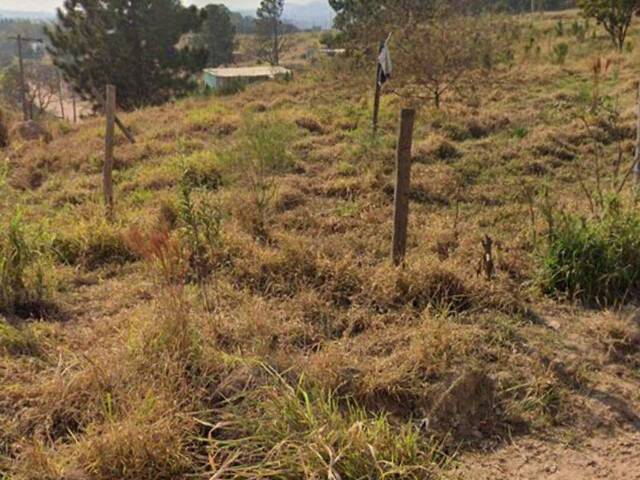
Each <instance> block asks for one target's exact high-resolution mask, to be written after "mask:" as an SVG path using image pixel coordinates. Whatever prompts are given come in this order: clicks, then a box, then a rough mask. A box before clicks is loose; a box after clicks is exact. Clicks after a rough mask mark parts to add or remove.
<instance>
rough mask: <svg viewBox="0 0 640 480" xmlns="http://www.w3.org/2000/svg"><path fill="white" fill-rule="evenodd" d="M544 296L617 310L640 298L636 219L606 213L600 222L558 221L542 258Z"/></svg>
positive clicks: (572, 218)
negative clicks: (615, 307)
mask: <svg viewBox="0 0 640 480" xmlns="http://www.w3.org/2000/svg"><path fill="white" fill-rule="evenodd" d="M540 260H541V264H542V266H541V273H540V275H541V279H540V281H541V284H542V288H543V289H544V291H545V292H546V293H548V294H553V295H556V296H558V295H560V296H566V297H569V298H571V299H579V300H582V301H584V302H585V303H588V304H601V305H616V304H621V303H624V302H626V301H629V300H631V299H632V298H637V294H638V293H639V292H640V217H638V215H637V214H636V213H635V212H633V211H619V210H617V209H615V208H614V209H612V210H610V211H609V212H608V213H607V214H606V216H605V217H604V218H602V219H585V218H580V217H577V216H575V215H564V216H561V217H559V218H556V221H555V224H554V226H553V229H552V230H551V232H550V233H549V238H548V244H547V246H546V248H545V250H544V252H543V254H542V256H541V259H540Z"/></svg>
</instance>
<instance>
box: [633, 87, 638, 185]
mask: <svg viewBox="0 0 640 480" xmlns="http://www.w3.org/2000/svg"><path fill="white" fill-rule="evenodd" d="M633 162H634V165H633V177H634V179H635V183H636V189H637V188H640V82H638V90H637V92H636V151H635V157H634V159H633Z"/></svg>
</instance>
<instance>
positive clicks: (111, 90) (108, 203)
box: [102, 85, 116, 219]
mask: <svg viewBox="0 0 640 480" xmlns="http://www.w3.org/2000/svg"><path fill="white" fill-rule="evenodd" d="M104 110H105V115H106V119H107V129H106V134H105V151H104V165H103V169H102V181H103V190H104V204H105V207H106V209H107V218H109V219H110V218H112V217H113V177H112V172H113V145H114V138H113V137H114V134H115V123H116V121H115V118H116V87H115V86H114V85H107V100H106V102H105V109H104Z"/></svg>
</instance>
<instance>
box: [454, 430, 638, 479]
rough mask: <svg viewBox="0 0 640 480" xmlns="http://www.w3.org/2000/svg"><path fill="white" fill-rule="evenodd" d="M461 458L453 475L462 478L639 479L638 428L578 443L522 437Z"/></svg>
mask: <svg viewBox="0 0 640 480" xmlns="http://www.w3.org/2000/svg"><path fill="white" fill-rule="evenodd" d="M460 460H461V464H460V465H459V466H458V467H457V468H456V469H455V470H454V472H453V476H452V478H457V479H461V480H462V479H465V480H466V479H469V480H471V479H473V480H489V479H491V480H494V479H502V478H504V479H510V480H534V479H535V480H541V479H545V480H547V479H548V480H573V479H579V480H589V479H602V478H606V479H612V480H617V479H620V480H638V479H640V430H636V431H616V432H614V433H613V434H612V436H599V437H595V438H591V439H589V440H587V441H585V442H584V443H583V444H582V445H580V446H568V445H563V444H560V443H555V442H550V441H544V440H536V439H523V440H521V441H516V442H515V443H513V444H511V445H509V446H508V447H505V448H503V449H500V450H498V451H496V452H492V453H489V454H487V453H478V454H473V455H468V456H464V457H463V458H461V459H460Z"/></svg>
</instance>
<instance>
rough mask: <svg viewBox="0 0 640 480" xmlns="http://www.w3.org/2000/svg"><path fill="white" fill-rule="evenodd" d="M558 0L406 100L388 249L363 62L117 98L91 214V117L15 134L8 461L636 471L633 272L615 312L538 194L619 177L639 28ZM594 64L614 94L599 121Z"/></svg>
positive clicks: (637, 356) (44, 475)
mask: <svg viewBox="0 0 640 480" xmlns="http://www.w3.org/2000/svg"><path fill="white" fill-rule="evenodd" d="M558 19H563V22H564V25H565V27H566V28H565V30H564V31H563V32H562V34H561V35H560V34H559V33H558V28H557V25H558V23H557V22H558ZM574 19H575V12H564V13H559V14H554V15H547V16H543V17H539V16H536V17H526V16H525V17H518V20H517V22H518V23H517V24H516V26H515V27H514V29H515V31H518V32H519V33H518V34H517V35H514V41H513V42H514V43H513V45H514V47H513V52H514V55H513V58H512V59H511V61H510V62H507V63H508V64H507V65H503V66H501V67H500V71H499V72H498V73H497V74H496V78H495V80H494V81H491V82H482V81H478V82H477V83H476V84H475V89H474V90H473V92H472V93H467V94H465V95H464V96H460V95H458V94H457V93H455V92H454V91H452V92H451V93H450V94H449V95H447V96H446V97H445V98H444V99H443V103H442V108H441V109H436V108H435V107H433V106H432V105H431V104H429V103H427V102H424V101H420V102H414V103H417V107H419V110H418V117H417V124H416V130H415V135H414V149H413V154H414V162H413V166H412V178H411V182H412V190H411V195H410V200H411V203H410V221H409V248H408V255H407V259H406V264H405V266H404V267H400V268H394V267H393V266H392V265H391V262H390V260H389V256H390V243H391V231H392V215H393V204H392V202H393V193H394V184H393V182H394V180H393V179H394V161H395V160H394V158H395V142H396V137H397V123H398V116H399V111H400V108H401V107H402V106H403V105H404V104H405V103H406V101H405V100H404V99H402V98H400V97H398V96H397V95H394V94H392V93H389V92H387V93H386V94H385V95H384V96H383V101H382V109H381V125H380V132H379V134H378V136H377V137H375V138H374V137H372V136H371V133H370V112H371V102H372V99H371V96H372V92H371V90H372V88H371V87H372V85H371V84H372V78H371V76H372V71H371V69H370V68H361V67H353V66H352V65H351V64H349V63H348V60H344V59H334V60H327V61H319V62H317V63H315V64H313V65H306V66H304V67H302V68H300V69H299V70H298V71H296V72H295V75H294V78H293V79H292V80H291V81H282V82H269V83H262V84H255V85H252V86H249V87H248V88H247V89H246V90H244V91H242V92H239V93H237V94H234V95H229V96H194V97H191V98H187V99H184V100H180V101H176V102H174V103H170V104H166V105H163V106H160V107H154V108H148V109H144V110H139V111H136V112H132V113H128V114H122V115H121V117H122V120H123V121H124V123H125V124H126V125H127V126H129V128H130V129H131V130H132V132H133V133H134V135H135V137H136V144H135V145H132V144H129V143H127V141H126V139H125V138H124V137H123V136H122V135H121V134H120V133H118V135H117V145H116V170H115V172H114V183H115V215H114V218H113V219H111V220H110V221H108V220H106V219H105V214H104V206H103V204H102V193H101V186H102V176H101V169H102V159H103V151H104V119H100V118H98V119H93V120H88V121H86V122H84V123H82V124H80V125H69V124H67V123H63V122H52V123H51V124H50V125H49V128H50V130H51V132H52V135H53V139H52V141H51V142H49V143H38V142H31V143H27V142H20V141H18V140H15V139H14V141H13V143H12V144H11V146H10V147H8V148H7V149H5V150H4V151H2V155H0V159H1V162H0V222H1V223H2V230H0V231H2V232H3V234H2V236H1V237H0V242H1V246H0V253H1V254H2V255H0V272H1V273H2V282H3V283H2V284H1V285H2V287H1V288H0V294H1V295H0V306H1V307H2V308H3V309H4V311H5V312H6V313H4V314H1V313H0V478H8V479H12V480H13V479H39V480H42V479H65V480H71V479H75V480H77V479H114V480H115V479H132V480H133V479H138V480H139V479H177V478H207V479H242V478H245V479H254V478H273V479H281V478H287V479H299V478H309V479H312V478H314V479H319V478H329V479H343V480H346V479H364V478H394V479H401V478H402V479H411V478H414V479H427V478H458V479H478V478H486V479H490V478H491V479H493V478H522V479H539V478H558V479H560V478H584V479H586V478H633V477H632V476H629V475H634V474H635V473H631V472H639V471H640V451H639V449H638V445H639V444H640V416H639V415H640V388H638V387H639V385H640V384H639V382H640V316H639V313H638V310H637V299H636V298H635V297H634V295H635V292H634V291H629V292H628V293H629V295H627V296H626V298H625V300H627V301H626V302H624V305H621V306H620V305H612V304H610V306H609V307H607V305H604V306H603V304H601V305H597V304H594V303H589V302H584V301H580V298H579V295H578V294H576V295H575V296H571V295H563V294H562V293H557V292H555V291H553V290H552V289H550V287H549V288H545V287H544V281H543V279H544V272H545V268H551V267H552V265H551V266H550V265H549V262H547V263H545V259H548V258H550V256H549V255H550V254H549V253H548V251H547V249H548V248H549V247H548V243H547V242H551V241H552V239H554V238H556V237H553V236H551V235H549V234H548V230H549V229H550V228H551V227H550V226H549V219H551V220H552V221H551V223H553V219H559V218H561V217H562V213H561V212H562V211H564V212H566V213H573V214H582V215H584V216H585V217H588V216H589V215H590V205H589V201H588V200H587V199H586V198H585V194H584V187H585V185H586V186H587V187H588V188H596V187H594V185H596V184H598V185H601V186H606V188H607V189H608V188H609V185H611V184H613V185H614V186H615V185H617V183H616V182H615V180H616V179H617V178H619V176H620V171H626V167H627V166H628V165H629V164H630V162H632V158H633V148H634V143H635V134H636V132H635V121H636V120H635V110H634V109H635V97H636V90H637V86H636V83H637V81H638V76H637V66H638V64H639V62H640V31H639V30H638V26H637V25H635V24H634V28H633V32H632V33H631V35H630V42H631V45H632V47H634V48H629V49H627V50H626V51H625V52H623V53H621V54H617V53H614V52H613V50H612V48H611V46H610V43H609V40H608V39H607V38H606V37H605V36H604V35H603V34H602V32H601V31H599V30H597V31H595V30H593V27H591V30H589V31H588V32H587V33H586V34H585V35H582V36H579V35H573V34H572V33H570V28H569V26H570V25H571V22H573V21H574ZM594 32H595V33H594ZM532 36H534V37H535V38H536V42H537V45H539V47H538V48H537V49H531V47H530V46H529V47H528V46H527V45H530V43H529V42H530V40H529V39H530V38H531V37H532ZM558 43H566V45H567V47H568V51H567V52H566V58H563V59H562V60H563V62H560V61H559V60H558V59H557V58H556V57H557V50H558V49H557V48H556V47H555V46H556V45H557V44H558ZM596 58H601V60H600V61H599V62H600V64H602V65H606V66H607V67H606V68H602V73H601V75H600V76H599V77H598V80H597V81H596V82H595V86H594V74H593V68H594V67H593V66H594V65H595V63H594V60H595V59H596ZM594 89H597V90H598V92H599V94H602V95H603V96H606V97H607V98H608V99H610V100H611V104H615V105H617V106H618V107H617V108H618V109H619V115H614V114H613V113H612V114H611V116H610V117H607V118H610V119H611V121H610V122H608V123H606V122H605V123H601V124H597V125H595V126H591V124H590V123H586V124H585V123H584V122H583V120H584V118H583V117H582V116H581V113H580V109H579V108H578V107H577V105H579V104H580V103H581V102H584V99H585V98H587V99H588V98H590V95H592V94H593V90H594ZM585 125H586V126H585ZM594 139H595V140H594ZM592 140H593V141H592ZM594 152H596V153H598V152H599V155H598V156H597V160H595V161H594ZM621 165H622V166H621ZM618 167H619V168H618ZM596 173H597V175H596ZM602 188H605V187H602ZM610 193H611V192H610V190H607V195H609V194H610ZM618 193H619V198H621V199H624V200H627V198H628V197H629V196H631V195H632V194H633V192H632V190H631V183H629V184H627V185H626V187H625V188H624V189H623V188H621V189H620V192H618ZM616 198H617V197H616ZM612 208H613V207H612ZM585 222H586V221H585ZM631 223H633V222H631ZM634 225H635V224H634ZM632 226H633V225H632ZM485 235H489V236H490V237H491V238H492V239H493V240H494V245H495V249H494V255H495V276H494V278H492V279H491V280H487V279H485V277H484V275H482V274H478V271H477V268H478V265H479V264H480V263H481V261H482V257H483V249H482V246H481V241H482V239H483V238H484V236H485ZM558 235H559V234H558ZM549 244H550V243H549ZM632 253H633V252H632ZM632 274H633V273H632ZM594 278H595V277H594ZM600 281H601V282H602V283H606V281H607V280H606V279H602V278H601V279H599V280H598V281H596V282H595V283H599V282H600ZM597 286H598V285H596V286H595V287H597ZM595 287H594V288H595ZM554 293H555V294H554ZM603 303H604V302H603ZM616 307H619V308H616Z"/></svg>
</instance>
